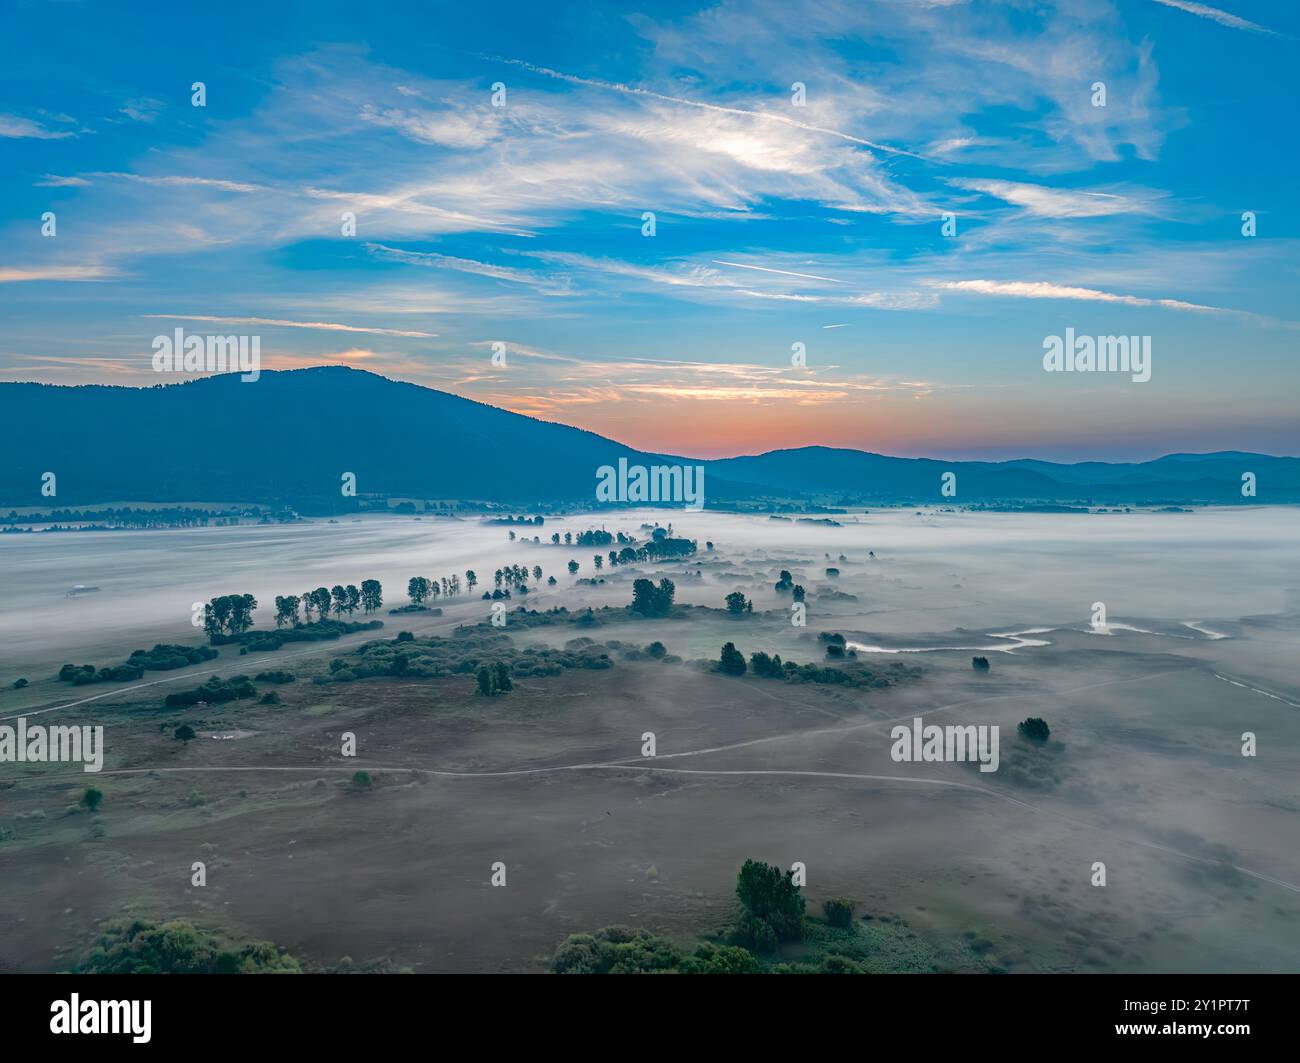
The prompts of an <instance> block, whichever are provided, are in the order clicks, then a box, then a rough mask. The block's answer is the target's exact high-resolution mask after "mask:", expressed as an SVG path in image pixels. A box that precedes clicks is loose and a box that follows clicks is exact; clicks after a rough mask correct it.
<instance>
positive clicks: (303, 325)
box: [141, 314, 437, 339]
mask: <svg viewBox="0 0 1300 1063" xmlns="http://www.w3.org/2000/svg"><path fill="white" fill-rule="evenodd" d="M141 317H145V318H152V319H157V320H163V321H203V322H208V323H210V324H215V325H261V326H266V327H268V328H295V329H310V330H312V331H316V332H364V333H368V334H370V335H373V336H402V337H406V338H416V339H430V338H432V337H434V336H437V333H436V332H416V331H413V330H411V329H395V328H377V327H368V326H363V325H340V324H338V323H337V322H333V321H286V320H284V319H281V318H272V317H218V316H215V315H212V314H142V315H141Z"/></svg>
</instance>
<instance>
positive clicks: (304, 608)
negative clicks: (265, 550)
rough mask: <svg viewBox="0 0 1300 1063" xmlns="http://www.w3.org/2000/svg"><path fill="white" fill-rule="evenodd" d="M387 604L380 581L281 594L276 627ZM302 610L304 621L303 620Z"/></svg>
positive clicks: (276, 610)
mask: <svg viewBox="0 0 1300 1063" xmlns="http://www.w3.org/2000/svg"><path fill="white" fill-rule="evenodd" d="M245 597H248V596H247V595H245ZM216 601H218V599H215V598H214V599H213V602H214V603H215V602H216ZM383 604H384V588H383V585H382V584H381V583H380V582H379V580H377V579H366V580H362V581H361V586H360V587H358V586H357V585H356V584H354V583H349V584H347V585H346V586H344V585H343V584H341V583H336V584H335V585H334V586H333V587H332V588H330V587H317V588H316V589H315V590H314V591H303V592H302V594H284V595H280V594H277V595H276V596H275V626H276V627H284V626H285V625H289V626H291V627H298V626H299V624H302V623H308V624H310V623H312V615H313V614H315V616H316V619H317V620H328V619H329V618H330V614H331V613H332V614H333V615H334V616H336V617H339V616H344V615H346V616H349V617H350V616H351V615H352V614H353V613H355V612H356V611H357V610H358V609H361V610H363V611H365V612H366V613H373V612H375V611H377V610H378V609H379V608H380V607H381V606H382V605H383ZM253 605H254V606H256V605H257V603H256V602H254V603H253ZM300 610H301V617H302V618H301V619H299V611H300ZM231 633H232V634H236V633H237V632H231Z"/></svg>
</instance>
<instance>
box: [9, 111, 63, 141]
mask: <svg viewBox="0 0 1300 1063" xmlns="http://www.w3.org/2000/svg"><path fill="white" fill-rule="evenodd" d="M74 136H76V133H73V132H71V131H69V130H64V129H50V128H48V127H46V126H44V125H42V124H41V123H40V122H35V121H33V120H32V119H30V118H23V117H21V116H19V115H16V114H0V137H5V138H9V139H13V140H20V139H23V138H30V139H32V140H63V139H65V138H67V137H74Z"/></svg>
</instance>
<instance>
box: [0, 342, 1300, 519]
mask: <svg viewBox="0 0 1300 1063" xmlns="http://www.w3.org/2000/svg"><path fill="white" fill-rule="evenodd" d="M0 447H3V451H2V453H3V456H4V457H3V460H2V461H0V505H3V506H9V507H14V506H41V507H49V508H67V507H71V506H81V505H91V504H94V503H98V502H110V501H134V502H176V501H185V500H189V501H202V500H213V501H216V500H238V501H241V502H256V503H271V504H274V503H283V504H285V505H289V506H291V507H293V508H296V509H299V510H304V511H319V512H326V511H338V510H340V509H346V508H348V505H347V504H344V503H343V501H342V496H341V494H340V490H339V487H340V483H341V477H342V475H343V473H345V472H351V473H355V474H356V478H357V491H358V494H359V495H360V496H362V497H363V498H364V497H371V498H374V497H388V498H415V499H460V500H473V501H483V502H500V503H503V504H514V505H518V506H521V507H522V506H527V505H529V504H536V503H542V504H545V503H587V504H593V503H594V501H595V486H596V479H597V476H596V470H597V469H598V468H599V467H601V466H604V465H615V466H616V465H617V464H618V459H619V458H621V457H622V458H626V459H627V460H628V463H629V465H638V464H640V465H645V466H651V465H655V464H659V465H663V464H691V465H703V466H704V467H705V470H706V472H705V498H706V503H707V504H709V505H713V504H718V505H723V506H745V507H748V506H749V505H751V504H754V503H757V502H760V501H764V500H773V499H776V500H791V501H798V500H801V499H812V498H816V499H817V500H818V501H820V502H823V503H843V504H849V503H853V502H863V503H883V502H915V503H922V502H924V503H929V504H937V503H955V504H958V505H967V504H989V505H1001V504H1013V503H1030V504H1034V503H1042V504H1069V503H1072V502H1084V501H1089V502H1093V503H1095V504H1098V505H1105V504H1108V503H1112V504H1113V503H1119V504H1126V505H1129V504H1146V505H1153V504H1166V505H1172V504H1179V503H1195V502H1216V503H1242V502H1254V503H1276V502H1300V459H1297V458H1291V457H1270V456H1268V455H1263V454H1246V453H1235V452H1224V453H1217V454H1170V455H1167V456H1166V457H1162V458H1158V459H1156V460H1155V461H1148V462H1141V463H1136V464H1125V463H1109V462H1084V463H1081V464H1076V465H1062V464H1056V463H1054V462H1047V461H1035V460H1032V459H1022V460H1017V461H1004V462H976V461H937V460H932V459H926V458H895V457H887V456H884V455H880V454H871V453H867V452H865V451H859V450H839V449H832V448H829V447H801V448H798V449H795V450H776V451H771V452H770V453H767V454H758V455H755V456H752V457H738V458H726V459H723V460H719V461H696V460H693V459H690V458H684V457H674V456H671V455H660V454H648V453H645V452H642V451H638V450H635V449H633V448H632V447H628V446H625V445H623V444H621V443H616V442H614V441H613V440H609V439H605V438H603V437H601V436H598V435H596V434H594V433H592V432H586V431H583V430H581V429H577V428H570V427H567V426H565V425H559V424H551V423H549V422H546V421H540V420H537V419H535V418H532V417H525V416H522V415H520V414H515V413H509V412H507V411H505V410H499V409H496V408H495V407H492V406H487V405H485V404H483V403H480V402H474V401H472V400H470V399H464V398H460V397H459V396H456V395H450V394H447V393H445V392H441V391H435V390H433V389H431V388H425V387H420V386H418V385H416V384H409V383H403V382H401V381H395V380H389V379H387V378H385V377H381V376H376V375H375V374H373V373H368V372H364V371H361V370H356V369H350V368H346V367H339V366H328V367H324V366H323V367H319V368H315V369H298V370H293V371H288V372H264V373H263V374H262V376H261V379H260V380H258V381H256V382H255V383H243V382H241V381H240V380H239V377H238V376H237V375H233V374H232V375H227V376H216V377H207V378H203V379H200V380H195V381H190V382H188V383H183V384H171V385H162V386H156V387H147V388H130V387H111V386H102V385H85V386H80V387H63V386H56V385H52V384H18V383H0ZM47 472H53V473H54V474H55V475H56V477H57V495H56V496H55V497H53V498H47V497H42V495H41V482H42V476H43V474H45V473H47ZM945 472H954V473H956V474H957V495H956V497H955V498H945V497H943V496H942V495H941V493H940V487H941V478H942V475H943V474H944V473H945ZM1246 472H1251V473H1254V474H1255V477H1256V479H1257V484H1258V490H1257V496H1256V497H1255V498H1243V497H1242V493H1241V485H1242V474H1243V473H1246ZM349 504H350V505H355V502H354V501H353V502H351V503H349Z"/></svg>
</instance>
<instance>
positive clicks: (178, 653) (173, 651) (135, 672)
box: [59, 642, 217, 686]
mask: <svg viewBox="0 0 1300 1063" xmlns="http://www.w3.org/2000/svg"><path fill="white" fill-rule="evenodd" d="M216 656H217V651H216V650H214V649H212V648H211V647H210V646H181V645H177V644H174V643H165V642H160V643H158V644H157V645H155V646H154V648H153V649H151V650H136V651H135V652H134V653H132V654H131V656H130V657H128V658H127V660H126V661H125V663H123V664H118V665H112V666H109V667H104V668H100V669H96V668H95V666H94V665H93V664H65V665H64V666H63V667H62V668H60V669H59V678H60V679H62V680H63V681H64V682H67V683H71V684H73V686H85V685H86V684H87V683H110V682H112V683H116V682H123V681H126V680H131V679H139V678H140V677H141V676H143V675H144V673H145V672H170V671H172V670H173V669H176V668H186V667H188V666H189V665H191V664H202V663H203V662H204V661H210V660H212V659H213V658H214V657H216Z"/></svg>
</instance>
